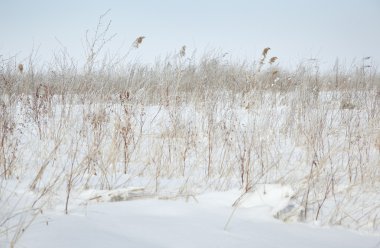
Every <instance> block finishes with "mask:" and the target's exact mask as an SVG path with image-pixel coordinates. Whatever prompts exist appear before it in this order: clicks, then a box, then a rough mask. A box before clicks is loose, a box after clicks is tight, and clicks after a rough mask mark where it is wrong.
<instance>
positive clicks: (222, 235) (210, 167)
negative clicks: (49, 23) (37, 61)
mask: <svg viewBox="0 0 380 248" xmlns="http://www.w3.org/2000/svg"><path fill="white" fill-rule="evenodd" d="M136 42H138V40H136ZM94 43H95V46H96V44H97V43H96V40H95V41H94ZM140 43H141V41H140ZM140 43H136V44H137V46H136V47H138V45H139V44H140ZM136 44H135V45H136ZM95 50H96V49H95ZM89 51H90V52H89V58H92V60H91V59H89V60H87V63H86V64H85V66H84V68H83V70H82V69H78V68H79V67H78V65H77V64H75V63H74V62H73V61H72V60H70V58H69V57H68V56H67V54H66V53H64V52H62V53H61V54H58V55H57V56H56V57H55V58H54V60H53V61H52V62H51V63H50V64H47V65H46V64H45V65H43V66H37V65H34V64H33V60H32V59H31V60H29V62H28V63H26V64H25V65H23V66H18V63H17V62H16V61H15V59H12V58H10V59H5V58H1V57H0V61H1V64H0V75H1V77H0V93H1V94H0V247H27V248H29V247H380V236H379V234H380V194H379V189H380V162H379V161H380V107H379V106H380V79H379V77H378V75H377V74H376V70H375V69H374V67H373V66H372V65H371V64H370V59H367V58H365V59H363V60H362V61H360V62H359V63H358V64H356V65H352V66H350V67H349V68H345V67H342V66H339V65H338V64H337V65H336V66H335V67H334V68H331V70H330V71H326V72H320V70H319V67H318V63H317V62H315V61H305V62H303V63H301V64H300V65H299V67H298V68H297V69H294V70H292V71H287V70H285V69H281V68H280V67H278V66H277V64H276V59H274V57H272V58H270V56H269V53H268V52H269V50H266V51H265V50H264V51H263V54H262V58H259V60H258V61H257V62H252V63H248V62H246V61H244V62H241V63H237V62H231V61H229V60H227V59H225V57H224V56H223V55H218V54H208V55H205V56H204V57H202V58H200V59H199V60H197V61H196V60H195V59H193V58H192V57H187V56H186V54H185V48H183V49H182V50H181V51H180V53H178V54H176V55H173V56H171V57H168V58H167V59H164V60H162V61H159V62H157V64H155V65H151V66H145V65H139V64H137V63H134V64H133V63H122V62H121V60H113V59H114V58H113V59H109V58H107V57H105V58H104V59H103V60H98V59H96V56H94V55H96V54H93V53H91V50H89ZM91 55H93V56H91Z"/></svg>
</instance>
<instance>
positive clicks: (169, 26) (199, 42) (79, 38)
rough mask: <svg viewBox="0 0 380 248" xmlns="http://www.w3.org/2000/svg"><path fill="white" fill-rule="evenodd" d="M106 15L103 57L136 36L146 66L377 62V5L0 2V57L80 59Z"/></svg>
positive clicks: (342, 0) (241, 0)
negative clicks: (184, 59) (60, 53)
mask: <svg viewBox="0 0 380 248" xmlns="http://www.w3.org/2000/svg"><path fill="white" fill-rule="evenodd" d="M108 9H111V11H110V12H109V14H108V15H107V18H108V19H109V20H112V26H111V30H110V32H111V33H117V36H116V37H115V39H114V40H113V41H112V43H110V44H109V45H110V46H109V49H111V50H114V51H116V50H117V49H118V48H120V46H121V45H122V44H126V45H125V46H124V47H123V48H122V49H121V50H120V51H121V52H126V51H127V50H128V48H129V45H130V44H131V43H132V42H133V41H134V39H135V38H136V37H137V36H140V35H144V36H146V37H147V38H146V39H145V40H144V43H143V44H142V46H141V48H139V49H138V51H134V53H133V55H131V56H136V57H138V58H139V60H140V61H141V62H152V61H154V59H155V58H156V57H158V56H161V57H164V56H165V55H167V54H168V53H173V52H175V51H177V50H179V49H180V48H181V46H182V45H186V46H187V48H188V50H189V51H193V50H194V49H196V50H197V52H198V53H199V54H201V53H203V52H204V51H205V50H212V49H216V50H220V51H222V52H228V53H229V54H231V55H232V56H233V57H236V58H242V59H243V58H244V59H248V60H253V59H257V58H258V57H259V56H260V54H261V51H262V49H263V48H264V47H267V46H269V47H271V48H272V50H271V55H273V56H278V57H279V58H280V60H279V63H280V64H281V65H283V66H287V65H291V64H294V63H297V62H299V61H301V60H303V59H308V58H318V59H319V60H320V61H321V63H322V64H329V63H333V62H334V61H335V59H336V58H337V57H339V58H340V60H341V61H344V60H346V61H347V63H350V62H351V61H352V59H354V58H356V59H357V60H360V59H361V58H362V57H364V56H372V57H373V58H374V60H375V63H376V64H378V63H379V62H380V45H379V44H380V0H335V1H334V0H315V1H310V0H265V1H264V0H262V1H258V0H250V1H249V0H246V1H245V0H234V1H226V0H219V1H216V0H215V1H206V0H193V1H180V0H178V1H174V0H161V1H158V0H157V1H153V0H151V1H148V0H140V1H121V0H120V1H117V0H109V1H96V0H93V1H78V0H75V1H74V0H65V1H63V0H62V1H51V0H50V1H48V0H46V1H42V0H33V1H30V0H17V1H14V0H0V37H1V38H0V55H1V54H2V55H3V56H10V55H14V54H17V57H18V58H20V59H22V58H25V56H27V55H28V54H29V53H30V51H31V50H32V48H33V47H35V48H39V53H38V54H39V58H40V59H47V58H49V56H51V54H52V53H53V51H57V50H58V49H59V48H60V47H61V45H60V44H59V42H58V41H57V40H59V41H60V42H61V43H62V44H63V45H64V46H65V47H67V49H68V51H69V52H70V54H71V55H72V56H74V57H76V58H78V59H80V58H83V56H84V54H83V51H84V49H83V41H84V34H85V32H86V30H87V29H90V30H93V29H94V28H95V27H96V24H97V20H98V17H99V16H100V15H101V14H102V13H104V12H105V11H107V10H108Z"/></svg>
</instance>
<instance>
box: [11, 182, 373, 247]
mask: <svg viewBox="0 0 380 248" xmlns="http://www.w3.org/2000/svg"><path fill="white" fill-rule="evenodd" d="M276 190H277V191H278V188H275V189H273V187H271V186H270V185H269V189H268V191H267V194H269V195H271V196H270V197H265V196H264V197H260V196H258V194H251V195H248V196H247V199H246V201H243V203H245V204H244V207H243V208H241V207H239V208H237V209H236V210H235V211H234V212H233V208H232V207H231V205H232V204H233V202H234V201H235V200H236V199H237V198H238V196H239V192H238V191H227V192H219V193H209V194H203V195H200V196H198V197H194V198H193V197H189V198H188V199H187V201H186V199H177V200H159V199H143V200H131V201H122V202H102V203H97V204H88V205H86V206H80V207H79V206H78V207H77V208H75V209H73V210H72V211H71V213H70V214H69V215H64V214H63V213H62V212H59V213H57V212H53V213H46V214H44V215H42V216H40V217H39V218H37V220H35V222H34V223H33V224H32V225H31V227H29V230H28V231H27V232H26V233H25V234H24V235H23V236H22V238H21V240H20V241H19V242H18V244H17V247H20V248H22V247H25V248H26V247H28V248H50V247H56V248H61V247H62V248H66V247H70V248H76V247H78V248H79V247H91V248H103V247H141V248H148V247H167V248H170V247H173V248H177V247H282V248H286V247H289V248H298V247H299V248H304V247H308V248H314V247H315V248H330V247H331V248H332V247H335V248H339V247H344V248H350V247H352V248H353V247H357V248H364V247H368V248H375V247H379V246H380V237H379V236H369V235H360V234H359V233H355V232H352V231H349V230H344V229H342V228H331V227H330V228H321V227H316V226H311V225H307V224H295V223H292V224H289V223H283V222H281V221H279V220H276V219H274V218H273V217H272V215H271V213H272V212H273V210H274V209H275V208H278V207H280V208H281V205H283V206H284V203H285V202H287V199H288V198H287V197H285V196H284V195H282V196H281V194H279V193H278V192H274V193H273V194H272V191H276ZM285 190H286V189H285ZM232 212H233V216H232V217H231V213H232ZM230 217H231V219H230ZM229 219H230V221H229V222H228V220H229ZM227 222H228V223H227ZM226 224H227V225H226Z"/></svg>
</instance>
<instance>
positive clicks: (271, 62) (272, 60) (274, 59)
mask: <svg viewBox="0 0 380 248" xmlns="http://www.w3.org/2000/svg"><path fill="white" fill-rule="evenodd" d="M277 59H278V58H277V57H272V58H270V60H269V64H273V63H274V62H276V60H277Z"/></svg>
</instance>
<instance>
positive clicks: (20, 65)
mask: <svg viewBox="0 0 380 248" xmlns="http://www.w3.org/2000/svg"><path fill="white" fill-rule="evenodd" d="M18 70H19V71H20V72H21V73H22V72H23V71H24V66H23V64H19V65H18Z"/></svg>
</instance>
